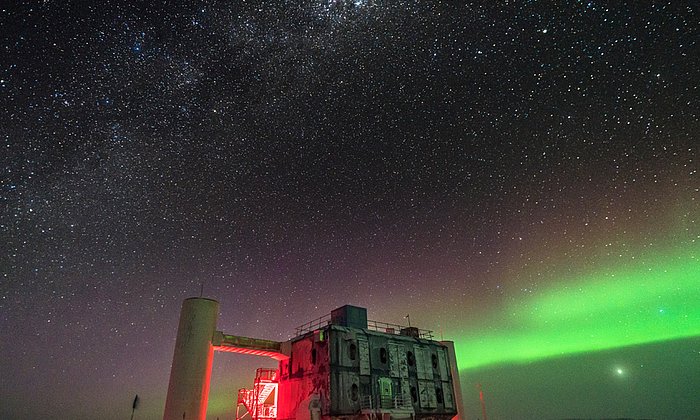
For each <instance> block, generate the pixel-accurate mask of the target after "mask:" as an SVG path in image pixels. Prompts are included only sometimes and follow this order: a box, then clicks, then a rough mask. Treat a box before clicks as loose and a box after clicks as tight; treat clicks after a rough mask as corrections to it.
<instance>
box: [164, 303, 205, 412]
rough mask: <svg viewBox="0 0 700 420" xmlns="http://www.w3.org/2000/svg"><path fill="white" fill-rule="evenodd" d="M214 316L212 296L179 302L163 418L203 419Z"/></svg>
mask: <svg viewBox="0 0 700 420" xmlns="http://www.w3.org/2000/svg"><path fill="white" fill-rule="evenodd" d="M218 316H219V302H217V301H215V300H213V299H206V298H189V299H185V301H184V302H182V309H181V310H180V324H179V326H178V328H177V339H176V341H175V352H174V354H173V365H172V368H171V369H170V383H169V384H168V396H167V398H166V400H165V411H164V413H163V420H182V419H186V420H205V419H206V415H207V401H208V399H209V380H210V379H211V367H212V362H213V359H214V347H213V346H212V341H211V340H212V337H213V336H214V332H215V331H216V321H217V318H218Z"/></svg>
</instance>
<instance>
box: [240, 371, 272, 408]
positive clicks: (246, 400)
mask: <svg viewBox="0 0 700 420" xmlns="http://www.w3.org/2000/svg"><path fill="white" fill-rule="evenodd" d="M277 385H278V382H277V369H265V368H259V369H258V370H256V371H255V383H254V385H253V389H239V390H238V401H237V406H236V420H241V419H243V418H245V417H246V416H247V415H250V417H251V420H259V419H276V418H277ZM241 406H242V407H241ZM241 408H244V409H245V410H241Z"/></svg>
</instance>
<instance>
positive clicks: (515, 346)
mask: <svg viewBox="0 0 700 420" xmlns="http://www.w3.org/2000/svg"><path fill="white" fill-rule="evenodd" d="M691 251H692V252H685V253H669V254H668V255H663V256H655V257H653V258H647V259H644V258H639V259H638V262H637V264H636V265H635V267H622V268H619V269H616V270H605V271H603V270H598V271H596V272H592V273H590V274H588V275H586V276H583V277H581V278H578V279H566V280H565V281H562V282H560V283H558V284H555V285H553V286H551V287H549V288H548V289H546V290H543V291H541V292H540V293H539V294H538V296H537V297H533V298H531V299H523V300H521V301H519V302H515V303H513V304H510V305H508V306H506V307H504V308H497V309H496V310H495V311H494V314H493V315H492V316H491V317H490V318H486V319H483V321H482V322H483V325H485V326H486V327H485V329H484V330H480V331H470V332H468V333H466V334H463V335H459V336H457V338H455V344H456V346H457V354H458V363H459V366H460V369H461V370H469V369H473V368H478V367H483V366H487V365H492V364H502V363H513V362H515V363H519V362H532V361H538V360H542V359H546V358H550V357H558V356H564V355H570V354H576V353H584V352H592V351H600V350H607V349H614V348H619V347H626V346H632V345H637V344H645V343H654V342H661V341H667V340H675V339H680V338H688V337H696V336H700V305H699V304H698V302H700V260H698V256H697V249H693V250H691Z"/></svg>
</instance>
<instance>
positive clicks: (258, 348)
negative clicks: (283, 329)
mask: <svg viewBox="0 0 700 420" xmlns="http://www.w3.org/2000/svg"><path fill="white" fill-rule="evenodd" d="M211 343H212V345H213V346H214V350H216V351H225V352H228V353H240V354H252V355H255V356H266V357H271V358H273V359H275V360H284V359H288V358H289V355H288V354H285V353H287V352H285V351H284V350H283V345H284V344H287V343H280V342H279V341H272V340H263V339H260V338H250V337H241V336H237V335H229V334H224V333H223V332H221V331H216V332H215V333H214V336H213V337H212V340H211Z"/></svg>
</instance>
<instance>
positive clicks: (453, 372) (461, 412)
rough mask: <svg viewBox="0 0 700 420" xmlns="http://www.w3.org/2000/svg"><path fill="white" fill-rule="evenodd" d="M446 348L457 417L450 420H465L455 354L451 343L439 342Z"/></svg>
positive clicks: (465, 415) (453, 344)
mask: <svg viewBox="0 0 700 420" xmlns="http://www.w3.org/2000/svg"><path fill="white" fill-rule="evenodd" d="M440 343H441V344H443V345H444V346H445V347H447V358H448V359H449V360H450V374H451V375H452V384H453V385H454V391H455V402H456V403H457V415H456V416H454V417H453V418H452V420H466V418H467V413H465V412H464V399H463V398H462V384H461V383H460V381H459V369H457V353H456V352H455V343H454V342H453V341H441V342H440Z"/></svg>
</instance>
